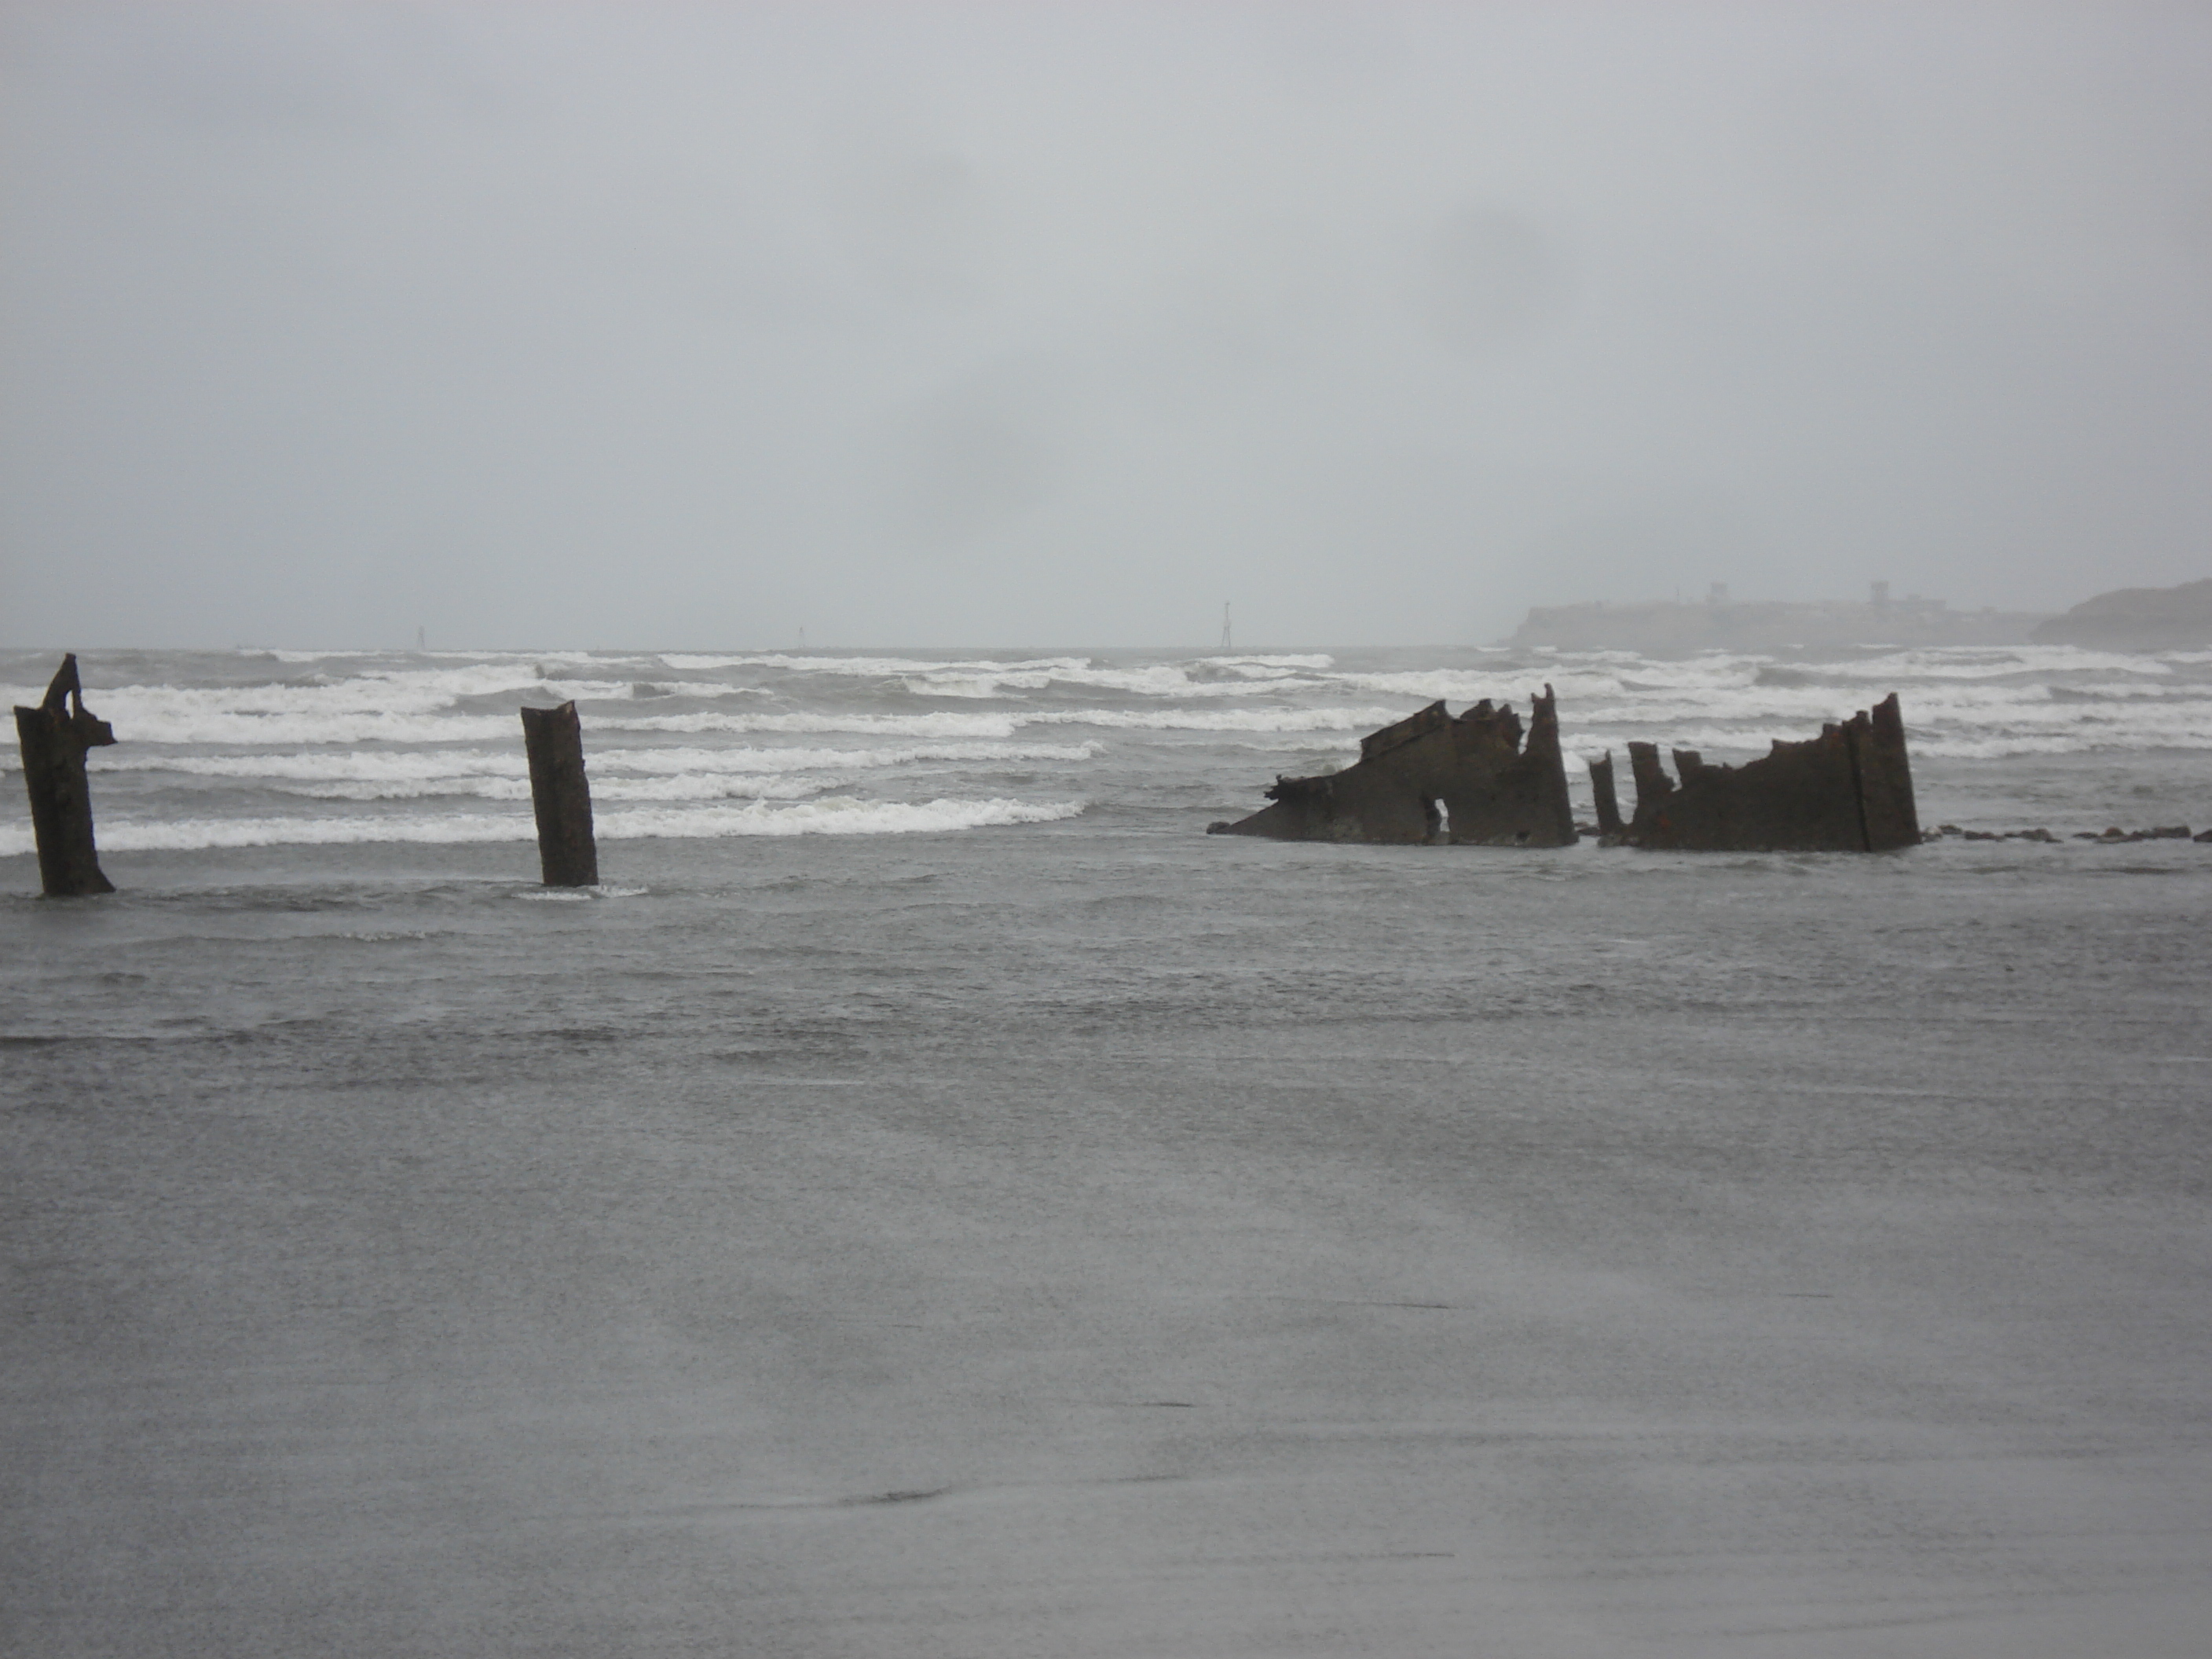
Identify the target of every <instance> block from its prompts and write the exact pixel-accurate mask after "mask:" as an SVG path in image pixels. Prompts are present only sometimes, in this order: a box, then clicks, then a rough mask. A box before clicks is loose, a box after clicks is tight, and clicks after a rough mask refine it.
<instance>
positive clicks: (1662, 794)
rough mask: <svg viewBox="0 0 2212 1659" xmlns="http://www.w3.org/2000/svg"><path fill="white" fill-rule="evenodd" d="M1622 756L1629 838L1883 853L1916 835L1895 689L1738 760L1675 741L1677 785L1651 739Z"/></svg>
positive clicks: (1657, 844) (1651, 843)
mask: <svg viewBox="0 0 2212 1659" xmlns="http://www.w3.org/2000/svg"><path fill="white" fill-rule="evenodd" d="M1628 761H1629V766H1630V769H1632V772H1633V773H1634V775H1635V778H1636V816H1635V817H1634V819H1633V820H1632V822H1631V823H1630V824H1629V826H1628V829H1627V832H1626V836H1625V837H1624V839H1626V841H1627V842H1629V843H1630V844H1632V845H1633V846H1638V847H1649V848H1680V849H1684V850H1689V851H1709V852H1807V853H1862V852H1863V853H1881V852H1888V851H1891V850H1893V849H1894V848H1903V847H1912V846H1917V845H1918V844H1919V841H1920V821H1919V817H1918V814H1917V811H1916V810H1915V807H1914V805H1913V799H1912V772H1911V763H1910V762H1909V760H1908V759H1907V757H1906V754H1905V720H1904V716H1903V715H1902V714H1900V713H1899V708H1898V702H1897V696H1896V694H1895V693H1892V694H1891V695H1890V696H1887V697H1886V698H1884V699H1883V700H1882V701H1881V702H1879V703H1877V704H1876V705H1875V707H1874V708H1873V709H1871V710H1869V711H1863V712H1862V713H1859V714H1854V715H1853V716H1852V717H1851V718H1850V720H1848V721H1845V722H1844V723H1843V724H1841V725H1835V726H1824V727H1822V728H1821V732H1820V736H1819V737H1817V738H1808V739H1806V740H1805V741H1803V742H1802V743H1783V742H1779V741H1778V742H1777V743H1776V744H1774V747H1773V749H1772V750H1771V752H1770V753H1768V754H1767V755H1765V757H1762V758H1760V759H1759V760H1755V761H1747V762H1746V763H1744V764H1743V765H1741V766H1713V765H1709V764H1707V763H1706V762H1705V759H1704V758H1703V757H1701V756H1699V754H1698V753H1697V751H1696V750H1689V749H1678V750H1675V751H1674V767H1675V770H1676V771H1677V772H1678V773H1679V774H1680V780H1681V781H1680V785H1679V786H1677V785H1676V784H1675V783H1674V781H1671V780H1670V779H1668V776H1667V774H1666V772H1665V770H1664V769H1662V767H1661V766H1660V764H1659V751H1658V749H1657V747H1656V745H1654V744H1648V743H1632V744H1629V745H1628ZM1948 828H1949V826H1948V825H1947V826H1946V829H1947V831H1948ZM1966 833H1967V834H1968V836H1970V837H1972V836H1975V833H1976V832H1972V831H1968V832H1966ZM1984 838H1986V839H1992V840H1993V839H1995V837H1994V836H1985V837H1984Z"/></svg>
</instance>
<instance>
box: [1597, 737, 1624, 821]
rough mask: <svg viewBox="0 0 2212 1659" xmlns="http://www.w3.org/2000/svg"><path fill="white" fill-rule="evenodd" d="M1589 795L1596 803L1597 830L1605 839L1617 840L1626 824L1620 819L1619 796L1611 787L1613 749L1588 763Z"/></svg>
mask: <svg viewBox="0 0 2212 1659" xmlns="http://www.w3.org/2000/svg"><path fill="white" fill-rule="evenodd" d="M1589 775H1590V797H1591V799H1593V800H1594V801H1595V803H1596V805H1597V832H1598V834H1599V835H1600V836H1603V837H1604V838H1605V839H1606V840H1607V841H1613V840H1618V839H1619V838H1620V832H1621V831H1622V830H1623V829H1626V827H1627V826H1626V825H1625V824H1623V823H1621V821H1620V796H1619V795H1617V794H1615V793H1613V750H1610V749H1608V750H1606V751H1605V753H1603V754H1602V755H1600V756H1599V757H1597V758H1596V759H1595V760H1594V761H1592V762H1591V763H1589Z"/></svg>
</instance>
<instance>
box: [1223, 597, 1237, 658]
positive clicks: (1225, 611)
mask: <svg viewBox="0 0 2212 1659" xmlns="http://www.w3.org/2000/svg"><path fill="white" fill-rule="evenodd" d="M1221 648H1222V649H1223V650H1224V651H1231V650H1234V649H1235V648H1236V647H1233V646H1232V645H1231V644H1230V642H1229V601H1228V600H1226V599H1224V600H1222V602H1221Z"/></svg>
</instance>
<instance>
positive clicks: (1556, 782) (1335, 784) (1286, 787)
mask: <svg viewBox="0 0 2212 1659" xmlns="http://www.w3.org/2000/svg"><path fill="white" fill-rule="evenodd" d="M1267 798H1268V799H1270V800H1272V801H1273V802H1274V805H1272V806H1267V807H1262V808H1261V810H1260V811H1257V812H1255V813H1253V814H1252V816H1251V817H1247V818H1243V819H1240V820H1238V821H1237V822H1236V823H1217V824H1214V825H1212V826H1210V828H1209V829H1208V833H1209V834H1212V835H1226V836H1272V837H1273V838H1275V839H1277V840H1281V841H1358V842H1400V843H1418V842H1450V843H1452V844H1454V845H1456V846H1470V845H1472V846H1480V847H1565V846H1567V845H1569V844H1570V843H1571V842H1573V841H1574V840H1575V838H1576V835H1575V822H1574V814H1573V811H1572V810H1571V808H1570V806H1569V805H1568V802H1567V777H1566V770H1565V765H1564V763H1563V762H1562V759H1561V757H1560V750H1559V714H1558V708H1557V701H1556V699H1554V697H1553V695H1552V689H1551V687H1549V686H1548V685H1547V686H1546V687H1545V688H1544V695H1543V696H1541V697H1536V698H1533V699H1531V700H1530V703H1529V711H1528V742H1527V744H1526V746H1525V747H1524V746H1523V745H1522V730H1521V720H1520V716H1518V715H1517V714H1515V713H1514V712H1513V709H1512V708H1511V706H1510V704H1508V705H1505V706H1503V707H1500V708H1492V706H1491V704H1490V702H1489V700H1488V699H1487V698H1486V699H1484V700H1483V701H1482V702H1479V703H1477V704H1476V705H1475V706H1474V708H1470V709H1468V711H1467V712H1466V713H1464V714H1462V715H1460V716H1459V717H1458V718H1457V719H1456V720H1455V719H1454V718H1452V716H1451V715H1450V714H1448V713H1447V712H1446V711H1445V708H1444V705H1443V703H1441V702H1435V703H1431V704H1430V705H1429V706H1428V707H1427V708H1424V709H1422V710H1420V711H1419V713H1418V714H1409V715H1407V717H1406V718H1405V719H1404V720H1400V721H1398V722H1397V723H1396V724H1395V725H1394V726H1384V727H1383V729H1382V730H1381V731H1379V732H1373V733H1370V735H1369V736H1367V737H1365V738H1362V739H1361V740H1360V744H1359V759H1358V761H1357V762H1355V763H1353V764H1352V765H1350V766H1347V767H1346V768H1345V769H1344V770H1342V771H1341V772H1332V773H1325V774H1322V775H1320V776H1316V777H1310V778H1287V777H1279V778H1277V779H1276V780H1275V782H1274V787H1272V788H1270V789H1269V790H1268V791H1267Z"/></svg>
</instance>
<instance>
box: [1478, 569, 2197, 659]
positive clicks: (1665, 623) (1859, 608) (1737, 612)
mask: <svg viewBox="0 0 2212 1659" xmlns="http://www.w3.org/2000/svg"><path fill="white" fill-rule="evenodd" d="M2208 586H2212V584H2208ZM2048 620H2050V617H2049V615H2048V613H2047V612H2040V611H1993V610H1981V611H1954V610H1953V609H1952V608H1951V607H1950V606H1949V605H1947V604H1946V603H1945V602H1944V601H1943V600H1942V599H1923V598H1922V597H1921V596H1920V595H1919V594H1917V593H1914V594H1910V595H1908V596H1906V597H1905V598H1904V599H1893V598H1891V597H1890V593H1889V585H1888V584H1887V582H1876V583H1875V584H1874V585H1873V586H1872V589H1871V591H1870V592H1869V594H1868V597H1867V598H1866V599H1864V600H1863V601H1859V602H1857V603H1854V602H1851V601H1849V600H1822V599H1816V600H1811V601H1792V600H1764V601H1753V602H1751V603H1748V604H1739V603H1736V602H1735V601H1733V600H1731V599H1729V593H1728V589H1727V588H1726V587H1725V586H1723V585H1722V584H1720V583H1715V584H1714V585H1713V586H1712V589H1711V592H1708V593H1707V594H1706V596H1705V599H1704V600H1703V601H1701V602H1698V603H1692V604H1685V603H1683V602H1681V601H1680V600H1660V601H1655V602H1652V603H1649V604H1640V605H1611V604H1607V603H1606V602H1604V601H1603V600H1599V601H1596V602H1594V603H1591V604H1587V605H1537V606H1535V607H1534V608H1532V609H1531V610H1530V611H1529V612H1528V617H1527V619H1526V620H1525V621H1524V622H1522V624H1521V626H1520V628H1519V629H1517V630H1516V632H1515V633H1514V635H1513V638H1512V641H1511V643H1512V644H1514V645H1516V646H1520V647H1538V646H1550V647H1555V648H1557V649H1559V650H1563V651H1635V652H1640V653H1644V655H1647V656H1679V655H1682V654H1685V653H1690V652H1693V651H1708V650H1714V649H1719V650H1731V651H1778V650H1790V649H1799V648H1815V647H1829V646H1856V645H1911V646H1923V645H2025V644H2027V643H2028V641H2030V640H2031V639H2032V638H2033V637H2036V630H2037V629H2038V628H2039V625H2041V624H2043V623H2045V622H2046V621H2048Z"/></svg>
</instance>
